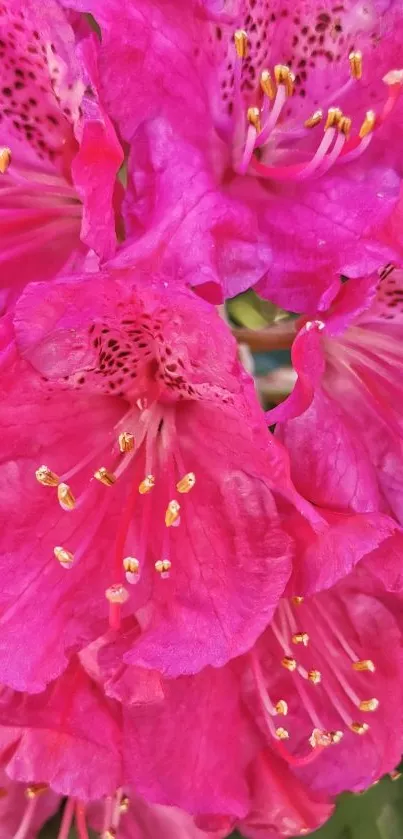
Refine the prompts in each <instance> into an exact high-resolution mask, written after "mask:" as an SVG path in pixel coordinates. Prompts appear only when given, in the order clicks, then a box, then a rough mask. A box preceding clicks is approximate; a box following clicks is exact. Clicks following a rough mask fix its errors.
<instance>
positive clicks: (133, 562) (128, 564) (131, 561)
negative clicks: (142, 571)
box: [123, 556, 140, 574]
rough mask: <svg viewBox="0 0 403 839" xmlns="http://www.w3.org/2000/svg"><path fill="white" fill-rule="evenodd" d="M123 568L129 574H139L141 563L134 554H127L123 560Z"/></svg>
mask: <svg viewBox="0 0 403 839" xmlns="http://www.w3.org/2000/svg"><path fill="white" fill-rule="evenodd" d="M123 568H124V569H125V571H126V573H128V574H138V572H139V568H140V563H139V561H138V559H136V558H135V557H134V556H126V557H125V558H124V560H123Z"/></svg>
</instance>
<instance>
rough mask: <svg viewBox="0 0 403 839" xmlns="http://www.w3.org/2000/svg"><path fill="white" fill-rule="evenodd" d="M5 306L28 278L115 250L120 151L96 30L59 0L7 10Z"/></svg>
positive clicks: (2, 195)
mask: <svg viewBox="0 0 403 839" xmlns="http://www.w3.org/2000/svg"><path fill="white" fill-rule="evenodd" d="M0 58H1V72H0V79H1V83H0V114H1V139H2V145H3V148H2V149H1V150H0V171H1V172H2V173H3V174H2V175H1V177H0V212H1V217H0V218H1V220H0V229H1V236H2V249H1V274H2V280H1V291H0V294H1V297H0V308H1V307H2V305H4V303H5V301H6V300H7V298H8V297H9V295H10V292H11V295H14V294H15V293H16V292H18V290H19V289H21V287H22V286H23V285H24V284H25V283H26V282H28V281H29V280H31V279H41V280H44V279H47V278H52V277H53V276H54V275H55V274H57V273H58V272H59V271H60V270H61V269H63V268H66V266H67V265H70V266H71V265H72V264H76V265H77V264H80V263H81V262H82V261H83V259H84V257H85V254H86V253H87V252H88V248H94V249H95V250H96V252H97V254H98V255H99V256H100V257H109V256H111V255H112V253H113V250H114V247H115V243H116V236H115V222H114V212H113V193H114V185H115V178H116V172H117V170H118V168H119V166H120V164H121V161H122V151H121V149H120V146H119V143H118V141H117V139H116V136H115V133H114V129H113V127H112V125H111V123H110V121H109V118H108V117H107V116H106V114H105V112H104V111H103V110H102V106H101V104H100V102H99V100H98V95H97V92H96V85H97V68H96V60H97V57H96V46H95V40H94V39H93V36H92V35H90V36H88V37H86V38H84V39H83V40H82V41H81V42H80V44H79V45H75V36H74V33H73V30H72V28H71V26H70V25H69V23H68V21H67V19H66V17H65V15H64V14H63V12H62V11H61V9H60V7H59V5H58V3H56V2H53V1H52V0H51V2H47V3H46V4H44V3H41V2H40V0H30V2H28V3H26V2H24V3H21V2H20V0H12V2H9V3H7V5H3V4H2V5H1V7H0Z"/></svg>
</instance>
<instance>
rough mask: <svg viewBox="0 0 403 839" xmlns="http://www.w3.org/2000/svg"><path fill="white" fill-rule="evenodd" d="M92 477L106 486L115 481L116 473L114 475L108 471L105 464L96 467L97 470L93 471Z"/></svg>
mask: <svg viewBox="0 0 403 839" xmlns="http://www.w3.org/2000/svg"><path fill="white" fill-rule="evenodd" d="M94 478H96V479H97V481H100V483H101V484H103V485H104V486H106V487H111V486H112V484H114V483H115V481H116V475H114V474H113V472H109V470H108V469H106V468H105V466H101V468H100V469H97V471H96V472H94Z"/></svg>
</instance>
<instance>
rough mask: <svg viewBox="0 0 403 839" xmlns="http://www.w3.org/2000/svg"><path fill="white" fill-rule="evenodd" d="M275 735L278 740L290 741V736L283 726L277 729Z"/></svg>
mask: <svg viewBox="0 0 403 839" xmlns="http://www.w3.org/2000/svg"><path fill="white" fill-rule="evenodd" d="M275 733H276V737H277V739H278V740H288V738H289V736H290V735H289V733H288V731H287V729H286V728H282V727H281V726H280V728H276V732H275Z"/></svg>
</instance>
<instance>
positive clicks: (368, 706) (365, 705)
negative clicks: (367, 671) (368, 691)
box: [358, 697, 379, 711]
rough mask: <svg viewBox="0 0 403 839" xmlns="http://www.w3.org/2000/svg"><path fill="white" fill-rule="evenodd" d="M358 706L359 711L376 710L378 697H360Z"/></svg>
mask: <svg viewBox="0 0 403 839" xmlns="http://www.w3.org/2000/svg"><path fill="white" fill-rule="evenodd" d="M358 707H359V709H360V711H376V710H377V708H379V699H376V698H375V697H374V698H373V699H362V700H361V702H360V704H359V706H358Z"/></svg>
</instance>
